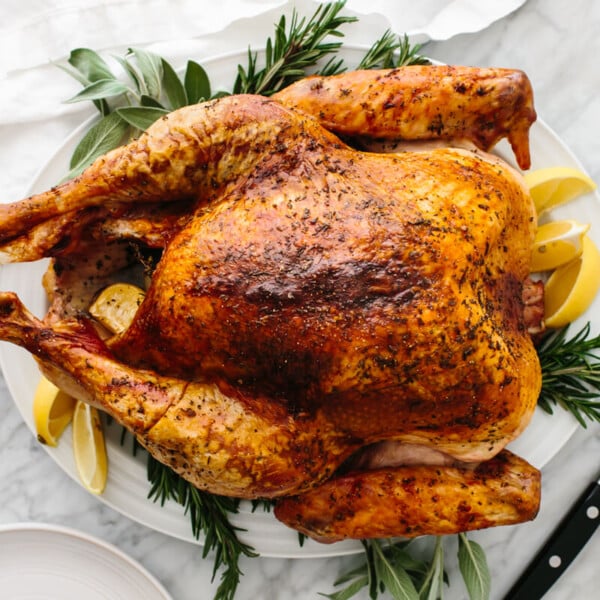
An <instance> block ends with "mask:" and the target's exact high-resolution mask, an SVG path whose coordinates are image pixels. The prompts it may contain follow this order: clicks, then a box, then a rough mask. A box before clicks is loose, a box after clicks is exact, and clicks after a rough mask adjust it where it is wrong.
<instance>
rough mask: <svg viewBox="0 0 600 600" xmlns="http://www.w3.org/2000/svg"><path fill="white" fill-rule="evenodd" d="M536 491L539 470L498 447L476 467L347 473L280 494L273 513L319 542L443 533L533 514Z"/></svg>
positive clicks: (517, 518) (506, 522)
mask: <svg viewBox="0 0 600 600" xmlns="http://www.w3.org/2000/svg"><path fill="white" fill-rule="evenodd" d="M539 494H540V474H539V471H538V470H537V469H534V468H533V467H532V466H531V465H529V464H528V463H527V462H525V461H524V460H523V459H521V458H519V457H518V456H515V455H514V454H512V453H510V452H508V451H507V450H503V451H502V452H501V453H500V454H498V455H497V456H495V457H494V458H492V459H490V460H489V461H486V462H484V463H481V464H480V465H479V466H477V467H476V468H473V467H444V468H439V467H433V466H409V467H396V468H393V469H389V468H387V469H386V468H383V469H377V470H374V471H366V472H351V473H348V474H346V475H343V476H339V477H334V478H332V479H330V480H329V481H327V482H325V483H324V484H323V485H321V486H320V487H318V488H316V489H315V490H312V491H310V492H307V493H306V494H304V495H302V496H294V497H289V498H284V499H282V500H280V501H279V502H278V503H277V505H276V507H275V515H276V517H277V518H278V519H280V520H281V521H283V522H284V523H285V524H286V525H289V526H290V527H293V528H294V529H297V530H298V531H301V532H302V533H305V534H306V535H309V536H310V537H312V538H315V539H317V540H320V541H323V542H335V541H338V540H341V539H344V538H346V537H351V538H356V539H366V538H387V537H393V536H398V535H401V536H405V537H416V536H419V535H430V534H433V535H445V534H450V533H456V531H469V530H472V529H483V528H485V527H494V526H497V525H507V524H511V523H515V522H520V521H526V520H529V519H532V518H533V517H534V516H535V515H536V513H537V510H538V502H537V498H538V497H539Z"/></svg>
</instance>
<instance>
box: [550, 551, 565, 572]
mask: <svg viewBox="0 0 600 600" xmlns="http://www.w3.org/2000/svg"><path fill="white" fill-rule="evenodd" d="M548 564H549V565H550V566H551V567H552V568H553V569H558V567H560V565H561V564H562V558H561V557H560V556H558V554H555V555H554V556H551V557H550V558H549V560H548Z"/></svg>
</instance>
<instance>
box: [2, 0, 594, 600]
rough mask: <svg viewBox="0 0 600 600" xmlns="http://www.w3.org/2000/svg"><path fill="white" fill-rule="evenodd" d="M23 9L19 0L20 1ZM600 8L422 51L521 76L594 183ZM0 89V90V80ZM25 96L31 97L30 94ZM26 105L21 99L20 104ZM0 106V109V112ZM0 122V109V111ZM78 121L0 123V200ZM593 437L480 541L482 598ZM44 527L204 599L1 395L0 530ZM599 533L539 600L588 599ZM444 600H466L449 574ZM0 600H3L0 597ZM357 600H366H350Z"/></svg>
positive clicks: (279, 583)
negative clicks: (83, 539) (485, 583)
mask: <svg viewBox="0 0 600 600" xmlns="http://www.w3.org/2000/svg"><path fill="white" fill-rule="evenodd" d="M24 1H25V0H24ZM598 24H600V3H598V2H594V1H592V0H571V1H570V2H568V3H566V2H562V1H561V0H528V2H527V3H526V4H525V5H524V6H523V7H522V8H521V9H519V10H518V11H517V12H516V13H514V14H512V15H510V16H508V17H507V18H505V19H503V20H501V21H499V22H497V23H495V24H494V25H492V26H491V27H489V28H488V29H486V30H485V31H483V32H480V33H477V34H469V35H462V36H458V37H456V38H453V39H451V40H448V41H445V42H440V43H435V44H430V45H429V46H428V48H427V52H428V53H429V54H430V55H431V56H432V57H434V58H437V59H439V60H442V61H445V62H449V63H468V64H478V65H495V66H510V67H518V68H521V69H523V70H525V71H526V72H527V73H528V75H529V76H530V78H531V80H532V82H533V86H534V90H535V93H536V105H537V109H538V113H539V114H540V115H541V116H542V117H543V119H544V120H545V121H546V122H547V123H549V124H550V125H551V126H552V128H553V129H555V131H556V132H557V133H558V134H559V135H560V136H561V137H562V138H563V139H564V140H565V141H566V143H567V144H568V145H569V146H570V147H571V149H572V150H573V151H574V152H575V154H576V155H577V156H578V157H579V159H580V160H581V161H582V163H583V164H584V166H585V167H586V169H587V170H588V171H589V173H590V174H591V175H592V176H593V177H594V178H595V179H596V181H600V136H599V135H598V132H599V131H600V94H599V93H598V92H599V91H600V69H598V66H597V60H598V56H600V37H599V36H598V31H597V29H598ZM0 81H1V80H0ZM30 93H31V94H38V93H39V92H38V91H37V90H35V89H32V90H31V91H30ZM23 102H27V98H26V97H24V98H23ZM1 103H2V100H1V99H0V107H1V106H2V104H1ZM0 112H3V111H0ZM80 120H81V115H80V114H78V113H73V114H70V115H63V116H62V117H61V118H60V119H57V120H55V121H46V122H39V123H37V124H36V126H35V127H31V126H27V127H25V126H23V125H20V124H18V123H17V124H2V125H0V165H1V166H0V189H1V190H2V196H3V198H2V199H3V201H7V200H10V199H17V198H19V197H21V196H22V195H23V194H24V192H25V190H26V187H27V185H28V182H29V181H30V180H31V178H32V177H33V175H34V173H35V172H36V171H37V169H38V168H39V167H40V166H41V165H42V164H43V163H44V162H45V161H46V160H47V159H48V158H49V156H50V154H51V152H52V149H53V147H56V146H58V145H59V144H60V142H61V141H62V139H63V138H64V137H65V136H66V134H67V133H68V132H69V131H70V130H71V129H72V128H74V127H75V126H76V125H77V124H78V123H79V121H80ZM599 457H600V427H599V426H598V425H592V426H590V427H589V428H588V429H587V430H583V429H580V430H578V431H577V433H576V434H575V435H574V436H573V438H572V439H571V440H570V441H569V442H568V443H567V444H566V445H565V446H564V447H563V448H562V450H561V451H560V453H559V454H558V455H557V456H556V457H555V458H554V459H553V460H552V461H551V462H550V463H549V464H548V465H547V466H546V467H545V468H544V469H543V500H542V508H541V511H540V514H539V516H538V517H537V519H536V520H535V521H533V522H532V523H528V524H526V525H520V526H517V527H512V528H503V529H495V530H491V531H486V532H480V533H479V534H476V535H474V536H473V537H474V538H475V539H477V540H478V541H479V542H480V543H481V544H482V545H483V546H484V548H485V549H486V552H487V556H488V560H489V563H490V566H491V570H492V578H493V591H492V598H493V599H500V598H503V596H504V593H505V592H506V591H507V589H508V588H509V587H510V586H511V584H512V582H513V581H514V580H515V579H516V578H517V576H518V575H519V573H520V572H521V571H522V570H523V568H524V567H525V565H526V564H527V562H528V561H529V559H530V557H531V556H532V555H533V553H534V552H535V551H536V549H537V548H539V546H540V545H541V544H542V542H543V541H544V539H545V538H546V537H547V535H548V534H549V532H550V531H551V530H552V528H553V526H554V524H555V523H556V522H557V520H558V519H559V517H560V516H561V515H562V514H563V513H564V512H565V511H566V509H567V508H568V507H569V505H570V504H571V502H572V501H573V500H574V499H575V498H576V497H577V496H578V495H579V493H580V492H581V491H582V490H583V488H584V487H585V486H586V485H587V484H588V482H589V481H591V480H592V479H593V478H594V477H595V476H597V475H598V474H600V473H599V466H600V465H599V462H600V461H599V460H598V459H599ZM17 521H44V522H49V523H56V524H63V525H68V526H70V527H75V528H78V529H81V530H83V531H85V532H87V533H90V534H93V535H96V536H99V537H100V538H102V539H104V540H107V541H109V542H111V543H113V544H116V545H117V546H118V547H120V548H121V549H123V550H124V551H125V552H127V553H129V554H130V555H131V556H132V557H133V558H135V559H137V560H138V561H139V562H140V563H142V564H143V565H144V566H145V567H146V568H148V569H149V570H150V571H151V572H152V573H153V574H154V575H156V576H157V577H158V578H159V579H160V581H161V582H162V583H163V584H164V585H165V587H166V588H167V589H168V590H169V591H170V593H171V594H172V595H173V597H174V598H175V599H176V600H197V599H198V598H209V597H211V590H214V584H211V583H210V577H211V568H212V562H211V561H210V560H208V561H203V560H202V558H201V554H200V549H199V548H198V547H196V546H194V545H192V544H189V543H187V542H182V541H178V540H175V539H172V538H169V537H167V536H165V535H162V534H159V533H156V532H153V531H150V530H148V529H147V528H145V527H143V526H141V525H138V524H136V523H135V522H133V521H131V520H129V519H128V518H125V517H123V516H121V515H119V514H118V513H116V512H115V511H113V510H112V509H110V508H108V507H106V506H105V505H104V504H102V503H101V502H100V501H99V500H98V499H96V498H94V497H92V496H90V495H88V494H87V493H86V492H84V491H83V490H82V488H81V487H79V486H78V485H77V484H76V483H75V482H74V481H72V480H71V479H69V478H68V477H67V476H66V475H65V474H64V473H63V472H62V470H61V469H60V468H59V467H58V466H57V465H56V464H55V463H54V462H53V461H52V460H51V459H50V458H49V457H48V455H47V454H46V452H45V451H44V449H43V448H42V447H41V446H40V445H39V444H38V443H37V442H36V441H35V440H34V438H33V436H32V435H31V433H30V431H29V429H27V427H26V426H25V425H24V423H23V421H22V419H21V417H20V415H19V413H18V412H17V410H16V409H15V407H14V405H13V403H12V401H11V399H10V396H9V394H8V392H7V391H6V389H5V387H4V385H3V384H2V386H1V387H0V523H12V522H17ZM599 556H600V534H596V536H595V537H594V538H593V539H592V540H591V541H590V543H589V544H588V545H587V547H586V548H585V549H584V551H583V552H582V553H581V554H580V556H579V557H578V559H577V561H576V562H575V564H574V565H572V566H571V568H570V569H569V570H568V571H567V573H566V574H565V575H564V576H563V577H562V578H561V579H560V580H559V582H558V583H557V584H556V585H555V586H554V588H553V589H552V590H551V591H550V592H549V593H548V594H547V596H546V597H547V598H548V600H567V599H574V598H577V599H579V598H581V599H588V598H597V597H598V588H599V586H600V574H599V571H598V557H599ZM352 560H353V559H352V558H348V557H346V558H332V559H302V560H284V559H275V558H268V559H266V558H265V559H263V558H259V559H249V560H243V561H242V569H243V571H244V573H245V576H244V578H243V580H242V584H241V586H240V590H239V593H238V594H237V596H236V597H237V599H238V600H250V599H252V600H284V599H288V598H299V599H308V598H316V597H317V594H318V593H319V592H331V591H332V586H331V584H332V581H333V579H334V578H335V576H336V574H337V573H338V572H340V570H341V569H343V568H344V567H346V566H348V564H350V563H351V562H352ZM450 579H451V585H450V588H449V589H448V590H447V594H446V595H445V598H450V599H453V600H454V599H456V600H458V599H462V598H465V597H466V594H465V591H464V589H463V587H462V582H461V581H460V578H459V577H458V576H457V574H456V571H455V569H454V568H451V571H450ZM0 596H1V593H0ZM359 597H361V598H366V597H367V596H366V594H364V595H363V596H359Z"/></svg>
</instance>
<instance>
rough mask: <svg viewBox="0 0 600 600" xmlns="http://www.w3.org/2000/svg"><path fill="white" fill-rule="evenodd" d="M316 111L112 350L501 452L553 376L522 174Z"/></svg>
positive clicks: (177, 251) (157, 284) (159, 287)
mask: <svg viewBox="0 0 600 600" xmlns="http://www.w3.org/2000/svg"><path fill="white" fill-rule="evenodd" d="M271 107H274V105H271V106H267V105H263V106H261V112H262V119H263V122H265V123H268V120H267V119H268V117H267V114H268V113H267V109H270V108H271ZM274 109H275V112H278V109H277V108H276V107H274ZM300 123H301V126H300V127H298V128H296V127H295V124H294V125H292V124H290V126H289V127H288V128H287V129H285V130H284V131H285V135H286V139H287V140H289V142H288V143H287V144H285V145H284V144H277V145H276V149H274V150H273V151H272V152H271V154H270V155H269V159H268V161H266V162H265V164H263V165H260V164H259V165H257V166H256V168H255V171H254V173H253V175H254V177H253V178H252V179H251V180H250V181H247V180H245V179H243V180H242V181H241V182H240V183H239V185H236V186H229V187H228V190H227V194H224V195H223V196H222V199H221V200H220V202H219V204H218V205H217V206H215V207H214V208H213V209H212V210H210V211H200V212H199V213H198V214H197V215H196V216H195V218H194V219H193V220H192V221H191V222H190V223H189V224H188V226H187V227H185V228H184V229H183V230H182V231H181V232H180V233H179V234H177V235H176V236H175V237H174V238H173V240H172V242H171V244H170V245H169V247H168V248H167V250H166V251H165V254H164V256H163V259H162V261H161V263H160V264H159V266H158V268H157V271H156V272H155V274H154V276H153V279H152V283H151V285H150V288H149V290H148V294H147V296H146V300H145V301H144V303H143V304H142V306H141V307H140V310H139V311H138V313H137V315H136V318H135V320H134V323H133V324H132V326H131V327H130V328H129V329H128V330H127V332H125V333H124V334H123V336H121V338H120V339H118V340H117V341H116V342H114V343H113V344H112V346H111V347H112V349H113V351H114V352H115V353H116V355H117V356H118V357H119V358H120V359H121V360H123V361H125V362H127V363H128V364H132V365H138V366H140V367H144V368H151V369H155V370H157V371H159V372H163V373H165V374H170V375H173V376H177V377H181V378H184V379H194V378H197V377H208V378H209V379H210V378H218V379H225V380H227V381H228V382H230V383H231V384H232V385H236V386H240V387H241V388H242V389H245V390H246V391H247V392H250V393H252V392H253V391H254V392H259V391H265V390H266V391H267V393H268V394H269V395H272V396H278V397H281V398H283V399H284V400H285V401H286V402H287V403H288V404H289V406H290V409H292V410H309V411H310V410H313V409H316V408H322V410H324V411H325V412H326V414H327V415H328V416H329V418H331V419H332V421H333V422H335V423H336V424H337V427H338V428H339V429H340V431H343V432H345V433H346V434H348V435H350V436H356V437H359V438H360V439H361V440H363V441H364V442H365V443H370V442H373V441H378V440H380V439H390V438H391V439H402V440H405V441H410V442H412V443H424V444H428V445H436V446H437V447H439V448H440V449H442V450H443V451H445V452H448V453H450V454H452V455H453V456H456V457H461V458H462V459H464V460H482V459H486V458H489V457H491V456H493V455H494V454H495V453H496V452H497V451H498V450H499V449H500V448H501V447H503V446H504V445H506V443H507V442H508V441H510V440H511V439H513V438H514V437H515V436H516V435H518V433H520V432H521V431H522V429H523V428H524V426H525V425H526V423H527V422H528V420H529V417H530V415H531V413H532V411H533V408H534V407H535V403H536V399H537V394H538V392H539V382H540V379H539V367H538V363H537V356H536V353H535V350H534V348H533V345H532V344H531V340H530V339H529V336H528V334H527V332H526V331H525V330H524V329H523V321H522V318H523V308H522V304H521V286H522V281H523V280H524V279H525V278H526V277H527V275H528V272H529V258H530V246H531V243H532V240H533V235H534V228H535V221H534V219H533V208H532V204H531V200H530V199H529V197H528V196H527V195H526V194H525V192H524V191H523V189H522V184H521V181H520V179H519V178H518V177H517V176H516V174H514V173H513V172H512V170H511V169H510V168H509V167H507V166H506V165H501V164H497V163H494V162H488V161H486V160H484V159H483V158H481V157H478V156H476V155H474V154H473V153H470V152H466V151H462V150H436V151H432V152H427V153H409V154H403V155H401V156H395V155H387V154H386V155H375V154H362V153H357V152H356V151H354V150H351V149H349V148H347V147H345V146H341V145H340V144H339V142H338V141H337V140H336V139H335V138H333V137H331V136H329V135H323V134H321V133H320V131H322V130H320V128H319V126H318V125H316V124H314V123H313V122H312V121H306V122H304V121H300ZM294 136H295V137H294ZM276 141H277V140H276ZM330 157H331V158H330ZM278 163H279V164H282V165H285V168H284V169H277V168H274V165H276V164H278ZM441 174H443V175H441ZM257 182H260V185H257ZM509 249H510V251H509Z"/></svg>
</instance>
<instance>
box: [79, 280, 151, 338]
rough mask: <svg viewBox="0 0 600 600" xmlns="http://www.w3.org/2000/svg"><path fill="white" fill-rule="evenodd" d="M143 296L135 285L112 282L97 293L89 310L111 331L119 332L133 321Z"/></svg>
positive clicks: (142, 291)
mask: <svg viewBox="0 0 600 600" xmlns="http://www.w3.org/2000/svg"><path fill="white" fill-rule="evenodd" d="M144 296H145V292H144V290H142V289H141V288H139V287H137V286H135V285H132V284H130V283H114V284H112V285H109V286H108V287H106V288H104V289H103V290H102V291H101V292H100V293H99V294H98V296H97V297H96V299H95V300H94V302H93V303H92V305H91V306H90V308H89V311H90V314H91V315H92V316H93V317H94V318H96V319H97V320H98V321H99V322H100V323H102V325H104V327H106V329H108V330H109V331H110V332H111V333H114V334H119V333H122V332H123V331H125V330H126V329H127V328H128V327H129V325H130V324H131V322H132V321H133V317H134V316H135V313H136V312H137V309H138V308H139V306H140V304H141V303H142V301H143V300H144Z"/></svg>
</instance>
